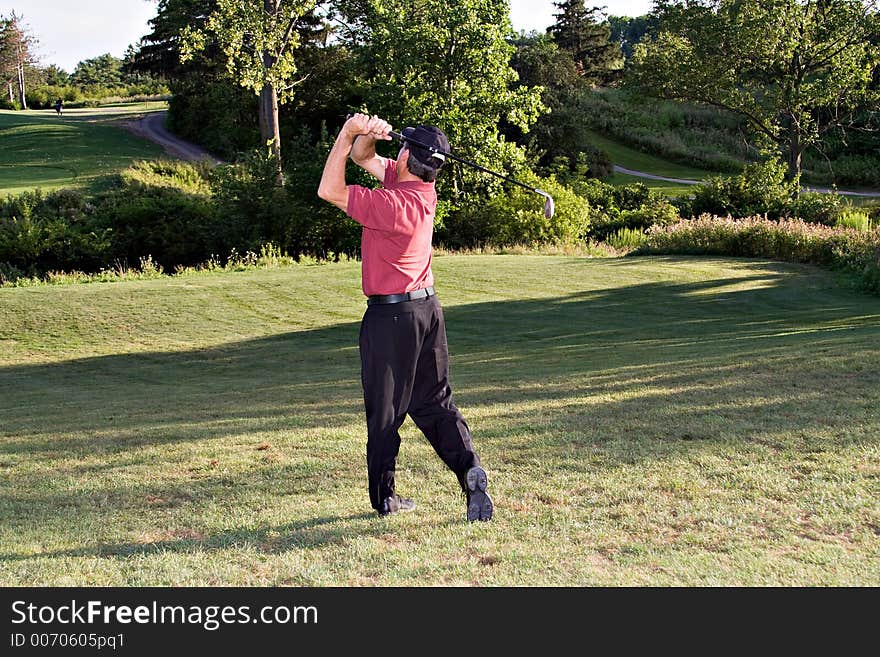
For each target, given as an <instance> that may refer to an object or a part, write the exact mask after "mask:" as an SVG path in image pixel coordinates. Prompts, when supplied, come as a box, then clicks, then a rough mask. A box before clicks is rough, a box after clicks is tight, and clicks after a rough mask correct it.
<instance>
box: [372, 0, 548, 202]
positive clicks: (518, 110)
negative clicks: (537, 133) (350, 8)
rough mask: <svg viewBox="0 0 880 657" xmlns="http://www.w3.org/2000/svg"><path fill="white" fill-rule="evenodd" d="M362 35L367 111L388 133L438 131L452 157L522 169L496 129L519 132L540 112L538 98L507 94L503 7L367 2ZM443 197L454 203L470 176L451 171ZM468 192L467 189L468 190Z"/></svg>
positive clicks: (528, 90) (451, 0)
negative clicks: (403, 128) (421, 128)
mask: <svg viewBox="0 0 880 657" xmlns="http://www.w3.org/2000/svg"><path fill="white" fill-rule="evenodd" d="M362 10H363V12H364V15H363V16H362V17H361V20H360V21H358V22H359V24H364V25H365V26H366V28H367V38H368V43H369V46H368V50H367V58H366V59H367V61H368V63H369V66H370V67H371V72H370V74H368V77H369V78H370V79H369V84H370V92H369V102H370V103H371V106H370V107H369V108H368V109H370V111H376V112H380V113H382V114H384V115H385V116H386V117H388V118H389V120H390V121H391V122H392V123H393V124H395V125H401V124H402V125H406V124H410V125H412V124H416V123H427V124H433V125H437V126H440V127H441V128H442V129H443V130H444V131H445V132H446V134H447V135H448V137H449V140H450V143H451V144H452V148H453V149H454V150H455V151H456V153H457V154H458V155H460V156H463V157H466V158H468V159H471V160H474V161H476V162H478V163H479V164H482V165H484V166H488V167H491V168H494V169H502V170H511V169H515V168H516V167H517V166H522V164H523V162H524V155H523V153H522V152H521V151H520V150H519V149H518V148H517V147H516V145H515V144H513V143H510V142H507V141H506V140H505V139H504V137H503V136H502V134H501V132H500V129H499V126H500V124H501V123H502V122H508V123H510V124H512V125H514V126H517V127H518V128H519V129H521V130H523V131H527V130H528V129H529V127H530V126H531V125H532V124H533V123H534V122H535V120H536V119H537V118H538V116H539V114H540V112H541V111H542V109H543V106H542V103H541V99H540V93H541V90H540V89H538V88H533V87H523V86H521V87H515V83H516V80H517V74H516V72H515V71H514V70H513V68H512V67H511V65H510V60H511V56H512V54H513V52H514V48H513V46H511V45H510V44H508V43H507V40H506V39H507V37H508V36H510V34H511V27H510V19H509V14H510V8H509V5H508V3H507V1H506V0H447V1H446V2H432V1H429V0H372V1H371V2H370V3H369V5H368V6H366V7H362ZM451 168H452V175H445V176H443V177H442V178H441V181H442V184H443V189H444V190H448V189H449V185H450V183H451V187H452V193H453V196H454V197H455V198H459V197H460V194H461V192H462V190H463V183H464V181H465V178H469V179H471V180H472V182H473V183H474V184H477V183H486V177H485V176H482V177H480V178H471V176H472V173H471V171H470V170H465V169H464V168H462V167H458V166H455V165H454V164H452V165H451ZM468 187H469V188H473V184H471V185H468Z"/></svg>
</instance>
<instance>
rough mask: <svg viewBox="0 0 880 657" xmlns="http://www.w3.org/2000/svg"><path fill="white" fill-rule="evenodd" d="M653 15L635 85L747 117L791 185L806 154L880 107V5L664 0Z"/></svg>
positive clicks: (825, 0)
mask: <svg viewBox="0 0 880 657" xmlns="http://www.w3.org/2000/svg"><path fill="white" fill-rule="evenodd" d="M654 12H655V17H656V18H657V20H658V21H659V24H660V30H659V33H658V34H657V36H656V38H653V39H649V40H647V41H645V42H642V43H640V44H638V45H637V46H636V47H635V49H634V54H633V60H632V65H631V66H630V67H629V69H628V80H629V82H630V83H632V84H633V85H635V86H636V87H638V88H639V89H641V90H642V91H645V92H648V93H651V94H654V95H657V96H660V97H663V98H670V99H677V100H686V101H695V102H700V103H707V104H709V105H714V106H716V107H721V108H724V109H727V110H730V111H732V112H735V113H737V114H740V115H742V116H744V117H746V118H747V119H748V121H749V122H750V124H751V125H752V127H753V128H754V130H755V132H756V134H757V135H758V136H759V138H760V140H761V142H762V143H763V144H764V145H765V147H766V148H767V150H775V151H776V152H777V153H778V154H779V155H780V156H781V157H782V159H783V161H785V162H786V163H787V165H788V178H789V179H792V180H793V179H795V178H797V177H798V176H799V175H800V171H801V159H802V156H803V153H804V151H805V150H806V149H807V148H809V147H811V146H814V145H816V144H818V143H819V142H820V141H821V140H822V138H823V136H824V135H826V134H827V133H828V132H829V131H831V130H833V129H835V128H840V129H843V128H845V127H846V126H847V125H848V124H850V123H851V121H852V119H853V117H854V116H856V115H857V114H858V113H859V112H860V111H863V110H864V109H865V108H873V109H874V110H876V109H877V107H878V103H880V90H878V89H877V85H876V84H872V76H873V75H875V74H876V69H877V66H878V65H880V49H878V48H877V47H876V46H873V45H872V43H871V42H872V40H874V41H875V42H876V39H877V34H878V25H880V21H878V16H877V3H876V1H875V0H870V1H867V2H865V1H861V0H657V1H656V2H655V9H654Z"/></svg>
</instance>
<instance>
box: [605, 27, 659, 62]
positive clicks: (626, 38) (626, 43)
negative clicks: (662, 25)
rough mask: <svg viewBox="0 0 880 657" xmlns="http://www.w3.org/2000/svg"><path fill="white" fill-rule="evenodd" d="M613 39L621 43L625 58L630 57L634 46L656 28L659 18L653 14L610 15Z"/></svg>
mask: <svg viewBox="0 0 880 657" xmlns="http://www.w3.org/2000/svg"><path fill="white" fill-rule="evenodd" d="M608 26H609V27H610V28H611V40H612V41H614V42H617V43H619V44H620V49H621V51H622V52H623V58H624V59H627V60H628V59H630V58H631V57H632V54H633V47H634V46H635V45H636V44H637V43H639V42H641V41H642V40H643V39H644V38H645V37H646V36H647V35H648V34H649V33H650V32H652V31H654V30H656V28H657V20H656V18H655V17H653V16H609V17H608Z"/></svg>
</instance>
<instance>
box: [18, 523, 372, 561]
mask: <svg viewBox="0 0 880 657" xmlns="http://www.w3.org/2000/svg"><path fill="white" fill-rule="evenodd" d="M353 523H354V524H355V526H356V528H357V529H356V531H355V530H354V529H353V528H352V527H351V526H350V525H351V524H353ZM386 531H387V526H385V524H384V523H383V521H382V520H381V519H378V518H377V517H376V515H375V514H374V513H360V514H354V515H349V516H326V517H318V518H309V519H307V520H302V521H297V522H291V523H288V524H285V525H279V526H277V527H267V528H260V529H249V530H244V529H235V530H229V531H222V532H216V533H214V534H212V535H211V536H200V535H198V534H197V533H186V532H183V533H181V535H180V536H179V537H178V538H169V539H164V540H156V541H150V542H146V543H135V542H129V543H102V544H99V545H95V546H90V547H82V548H73V549H69V550H56V551H47V552H41V553H39V554H38V555H31V554H0V562H4V561H7V562H13V561H23V560H27V559H32V558H34V557H39V558H59V557H114V558H126V557H130V556H134V555H145V554H153V553H156V552H193V551H195V550H206V551H210V550H221V549H224V548H229V547H244V546H252V547H253V548H255V549H256V550H258V551H260V552H262V553H264V554H279V553H283V552H287V551H288V550H291V549H307V548H310V547H318V546H322V545H327V544H331V543H333V544H339V543H344V542H345V541H346V540H348V539H349V538H351V537H352V536H353V535H355V534H356V535H357V536H364V535H376V536H379V535H381V534H382V533H384V532H386ZM169 533H171V534H173V532H169Z"/></svg>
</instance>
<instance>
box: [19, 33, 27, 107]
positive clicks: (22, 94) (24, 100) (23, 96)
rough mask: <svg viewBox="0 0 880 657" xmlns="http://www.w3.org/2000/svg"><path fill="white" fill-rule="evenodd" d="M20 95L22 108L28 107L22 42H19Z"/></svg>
mask: <svg viewBox="0 0 880 657" xmlns="http://www.w3.org/2000/svg"><path fill="white" fill-rule="evenodd" d="M18 97H19V99H20V100H21V109H27V97H26V91H25V86H24V53H23V52H22V48H21V44H18Z"/></svg>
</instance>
